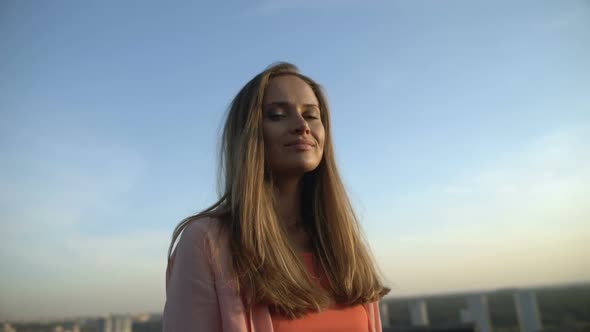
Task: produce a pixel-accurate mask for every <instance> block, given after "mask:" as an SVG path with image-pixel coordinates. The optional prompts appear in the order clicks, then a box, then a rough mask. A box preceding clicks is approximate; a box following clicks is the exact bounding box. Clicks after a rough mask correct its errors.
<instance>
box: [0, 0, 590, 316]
mask: <svg viewBox="0 0 590 332" xmlns="http://www.w3.org/2000/svg"><path fill="white" fill-rule="evenodd" d="M588 59H590V4H588V2H586V1H573V0H571V1H570V0H567V1H520V2H517V3H515V2H514V1H494V2H483V1H356V0H343V1H335V0H321V1H311V0H296V1H286V0H272V1H266V0H265V1H258V0H256V1H226V2H224V3H223V4H222V3H218V2H213V1H210V2H197V1H177V2H167V3H164V2H155V1H127V2H125V3H121V2H115V1H101V2H80V1H36V2H35V1H3V2H2V4H0V72H1V73H2V75H0V112H1V113H0V115H1V119H2V121H0V154H1V155H2V163H1V164H0V165H1V167H2V168H1V170H2V172H0V208H1V209H0V232H1V233H2V234H3V240H2V241H0V265H1V266H2V267H3V268H2V273H1V274H0V294H2V296H1V297H0V320H3V319H21V318H39V317H60V316H67V315H79V314H91V315H94V314H106V313H109V312H139V311H161V309H162V307H163V303H164V298H165V295H164V269H165V264H166V251H167V247H168V244H169V240H170V236H171V233H172V230H173V228H174V226H175V225H176V224H177V223H178V222H179V221H180V220H181V219H182V218H183V217H185V216H187V215H189V214H190V213H193V212H196V211H198V210H200V209H202V208H204V207H206V206H207V205H209V204H210V203H212V202H213V201H214V200H215V198H216V189H215V176H216V171H215V167H216V160H215V155H216V146H217V141H218V134H219V129H220V127H221V125H222V119H223V115H224V112H225V110H226V108H227V106H228V104H229V102H230V100H231V98H232V97H233V96H234V95H235V94H236V93H237V91H238V90H239V89H240V88H241V86H242V85H243V84H244V83H245V82H246V81H247V80H249V79H250V78H251V77H253V76H254V75H255V74H257V73H258V72H260V71H261V70H263V69H264V68H265V67H266V66H268V65H270V64H271V63H273V62H276V61H289V62H292V63H295V64H296V65H297V66H299V67H300V69H301V70H302V71H303V72H304V73H306V74H308V75H309V76H311V77H313V78H315V79H316V80H317V81H319V82H320V83H321V84H322V85H323V86H324V87H325V88H326V90H327V93H328V96H329V99H330V102H331V106H332V113H333V122H334V128H333V131H334V139H335V144H336V152H337V159H338V161H339V165H340V168H341V172H342V174H343V175H344V179H345V182H346V184H347V187H348V189H349V191H350V195H351V198H352V200H353V202H354V204H355V206H356V207H357V211H358V213H359V216H360V217H361V220H362V225H363V229H364V231H365V235H366V238H367V240H368V242H369V243H370V245H371V248H372V250H373V252H374V254H375V256H376V258H377V261H378V262H379V265H380V266H381V269H382V270H383V274H384V275H385V277H386V279H387V281H388V283H389V285H390V286H392V288H393V292H392V293H393V295H394V296H395V295H407V294H426V293H441V292H449V291H455V290H487V289H494V288H497V287H508V286H517V287H518V286H527V285H539V284H555V283H564V282H575V281H585V280H590V266H589V265H588V264H587V261H588V260H589V258H590V257H589V255H588V252H590V246H589V244H588V241H587V239H588V238H589V237H590V227H588V223H589V222H590V207H589V204H587V197H589V194H590V193H589V191H588V187H589V186H588V184H590V171H589V170H590V94H589V93H588V91H590V61H589V60H588Z"/></svg>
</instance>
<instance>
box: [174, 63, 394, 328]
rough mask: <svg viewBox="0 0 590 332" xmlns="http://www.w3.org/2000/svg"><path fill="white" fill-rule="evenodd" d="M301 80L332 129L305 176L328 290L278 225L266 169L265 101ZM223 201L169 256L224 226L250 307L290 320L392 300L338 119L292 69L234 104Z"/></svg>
mask: <svg viewBox="0 0 590 332" xmlns="http://www.w3.org/2000/svg"><path fill="white" fill-rule="evenodd" d="M280 75H295V76H297V77H299V78H301V79H302V80H303V81H305V82H306V83H307V84H309V86H310V87H311V88H312V89H313V91H314V93H315V95H316V97H317V99H318V102H319V107H320V116H321V119H322V122H323V124H324V129H325V143H324V153H323V158H322V160H321V162H320V164H319V166H318V167H317V168H316V169H315V170H314V171H311V172H309V173H306V174H305V175H304V177H303V187H302V197H301V209H302V215H303V216H304V218H303V220H304V221H303V227H305V230H306V231H307V232H308V234H309V236H310V239H311V242H312V244H313V248H314V249H313V250H314V254H315V256H316V257H317V261H318V267H319V268H321V269H323V270H324V271H325V274H326V277H327V281H328V287H327V289H322V288H321V287H320V286H318V285H317V284H316V283H315V282H314V281H313V280H311V278H310V277H309V276H308V273H307V272H306V269H305V265H304V264H303V262H302V260H301V259H300V258H299V256H298V253H297V252H296V251H295V250H294V248H293V246H292V245H291V244H290V242H289V240H288V237H287V233H286V231H285V229H284V228H283V225H282V223H281V222H280V221H279V220H278V217H277V210H276V205H275V201H274V195H273V183H272V176H269V171H268V169H267V167H265V157H264V156H265V154H264V141H263V134H262V102H263V97H264V92H265V89H266V87H267V86H268V83H269V81H270V80H271V79H272V78H273V77H276V76H280ZM219 174H220V180H221V182H220V188H221V189H222V190H221V193H220V196H221V198H220V199H219V200H218V201H217V202H216V203H215V204H213V205H212V206H211V207H209V208H208V209H206V210H204V211H202V212H200V213H198V214H196V215H194V216H191V217H188V218H186V219H184V220H183V221H182V222H181V223H180V224H179V225H178V226H177V227H176V229H175V230H174V233H173V236H172V242H171V244H170V248H169V251H168V257H169V259H170V256H171V253H172V248H173V245H174V243H175V241H176V238H177V237H178V236H179V235H180V233H181V232H182V230H183V229H184V227H186V226H187V225H188V224H189V223H191V222H194V221H196V222H198V219H199V218H201V217H204V216H212V217H215V218H217V219H219V221H220V224H221V226H222V229H223V231H224V234H226V235H227V236H228V239H229V245H230V252H231V255H232V264H233V272H234V278H235V281H236V284H237V285H238V291H240V290H247V291H245V292H241V291H240V293H241V295H242V296H243V299H244V304H245V306H246V308H251V306H253V305H255V304H266V305H269V308H270V309H271V311H273V312H276V313H279V314H282V315H284V316H287V317H290V318H297V317H301V316H303V315H304V314H305V313H307V312H310V311H320V310H322V309H324V308H326V307H328V306H329V305H330V304H331V303H333V302H337V303H339V304H344V305H356V304H361V303H368V302H373V301H377V300H379V299H380V298H381V297H382V296H383V295H385V294H387V292H388V291H389V289H388V288H386V287H384V286H383V284H382V282H381V281H380V278H379V276H378V272H377V269H376V265H375V263H374V261H373V259H372V257H371V255H370V253H369V251H368V247H367V246H366V244H365V243H364V241H363V239H362V236H361V232H360V229H359V225H358V220H357V217H356V216H355V214H354V211H353V209H352V206H351V204H350V201H349V199H348V195H347V194H346V190H345V188H344V185H343V183H342V180H341V178H340V175H339V173H338V170H337V167H336V161H335V157H334V148H333V145H332V137H331V130H330V112H329V108H328V104H327V100H326V96H325V95H324V93H323V91H322V89H321V87H320V86H319V85H318V84H317V83H315V82H314V81H313V80H312V79H310V78H308V77H306V76H304V75H302V74H301V73H300V72H299V70H298V69H297V67H295V66H294V65H292V64H289V63H278V64H275V65H272V66H270V67H268V68H267V69H266V70H264V71H263V72H262V73H260V74H258V75H257V76H256V77H254V78H253V79H252V80H250V81H249V82H248V83H247V84H246V85H245V86H244V87H243V88H242V89H241V90H240V92H239V93H238V94H237V96H236V97H235V98H234V99H233V101H232V103H231V105H230V107H229V113H228V115H227V119H226V122H225V127H224V130H223V136H222V142H221V149H220V173H219Z"/></svg>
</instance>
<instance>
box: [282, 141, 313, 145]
mask: <svg viewBox="0 0 590 332" xmlns="http://www.w3.org/2000/svg"><path fill="white" fill-rule="evenodd" d="M294 145H297V146H315V144H314V143H313V142H312V141H310V140H296V141H292V142H289V143H287V144H285V146H294Z"/></svg>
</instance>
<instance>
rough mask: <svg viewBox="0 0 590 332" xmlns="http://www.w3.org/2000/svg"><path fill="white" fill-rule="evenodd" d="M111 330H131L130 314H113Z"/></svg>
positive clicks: (121, 331) (131, 331) (124, 331)
mask: <svg viewBox="0 0 590 332" xmlns="http://www.w3.org/2000/svg"><path fill="white" fill-rule="evenodd" d="M112 332H133V320H132V319H131V317H130V316H113V330H112Z"/></svg>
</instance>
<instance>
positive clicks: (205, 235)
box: [178, 216, 221, 247]
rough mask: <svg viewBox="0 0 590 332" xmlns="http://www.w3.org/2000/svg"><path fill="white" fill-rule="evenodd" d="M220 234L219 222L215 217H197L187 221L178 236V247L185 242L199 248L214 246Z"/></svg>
mask: <svg viewBox="0 0 590 332" xmlns="http://www.w3.org/2000/svg"><path fill="white" fill-rule="evenodd" d="M220 232H221V220H220V219H219V218H216V217H209V216H198V217H190V218H188V219H187V224H186V226H185V227H184V229H183V230H182V233H181V234H180V236H179V240H178V246H180V245H181V244H183V243H184V244H186V243H187V242H190V243H192V245H198V246H199V247H201V246H205V247H209V246H211V245H213V246H214V245H215V242H216V239H217V238H218V237H219V234H220Z"/></svg>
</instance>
